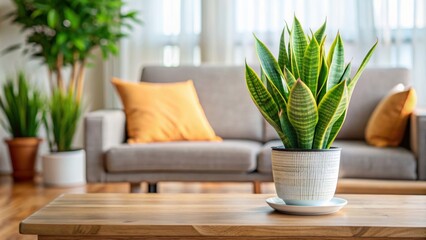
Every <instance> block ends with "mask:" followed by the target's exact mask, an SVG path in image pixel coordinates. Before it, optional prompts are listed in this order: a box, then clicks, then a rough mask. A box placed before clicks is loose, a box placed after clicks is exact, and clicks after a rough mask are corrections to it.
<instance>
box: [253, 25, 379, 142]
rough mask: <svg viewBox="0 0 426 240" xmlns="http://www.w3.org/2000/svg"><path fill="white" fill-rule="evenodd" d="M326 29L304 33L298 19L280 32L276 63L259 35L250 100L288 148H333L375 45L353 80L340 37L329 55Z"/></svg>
mask: <svg viewBox="0 0 426 240" xmlns="http://www.w3.org/2000/svg"><path fill="white" fill-rule="evenodd" d="M325 29H326V22H324V24H323V25H322V26H321V27H320V28H319V29H318V30H317V31H316V32H312V31H311V32H310V33H308V34H306V33H305V32H304V30H303V27H302V25H301V24H300V22H299V20H298V19H297V18H296V17H294V21H293V25H292V27H291V29H289V27H288V26H286V27H284V29H283V31H282V34H281V40H280V48H279V54H278V60H277V59H276V58H275V57H274V56H273V54H272V53H271V52H270V50H269V49H268V48H267V47H266V45H265V44H264V43H263V42H262V41H260V40H259V39H258V38H257V37H256V36H255V48H256V52H257V55H258V57H259V61H260V77H259V76H258V75H257V74H256V72H255V71H254V70H253V69H252V68H251V67H250V66H248V65H247V62H246V82H247V87H248V90H249V92H250V95H251V98H252V100H253V102H254V103H255V105H256V106H257V107H258V109H259V111H260V112H261V114H262V115H263V117H264V118H265V119H266V121H267V122H268V123H269V124H270V125H271V126H272V127H273V128H274V129H275V130H276V131H277V133H278V135H279V137H280V139H281V140H282V142H283V145H284V147H285V148H292V149H328V148H330V147H331V145H332V143H333V141H334V139H335V138H336V136H337V133H338V132H339V131H340V129H341V127H342V125H343V122H344V121H345V118H346V113H347V108H348V104H349V101H350V99H351V96H352V92H353V90H354V87H355V85H356V83H357V82H358V80H359V78H360V76H361V74H362V72H363V70H364V69H365V67H366V65H367V63H368V61H369V60H370V58H371V56H372V54H373V52H374V50H375V48H376V46H377V41H376V43H375V44H374V45H373V46H372V47H371V49H370V50H369V51H368V53H367V54H366V56H365V57H364V60H363V61H362V63H361V65H360V66H359V68H358V70H357V71H356V73H355V74H354V75H353V77H351V76H352V75H351V63H350V62H349V63H347V64H345V56H344V47H343V41H342V38H341V36H340V34H339V33H337V36H336V37H335V39H334V41H333V43H332V44H331V46H330V48H329V50H328V52H327V54H326V51H325V39H326V35H325ZM286 35H288V38H287V37H286ZM286 39H288V40H287V41H288V43H286Z"/></svg>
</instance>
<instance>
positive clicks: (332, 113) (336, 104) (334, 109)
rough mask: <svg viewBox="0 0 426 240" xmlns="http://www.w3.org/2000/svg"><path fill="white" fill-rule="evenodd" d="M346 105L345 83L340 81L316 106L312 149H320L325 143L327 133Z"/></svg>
mask: <svg viewBox="0 0 426 240" xmlns="http://www.w3.org/2000/svg"><path fill="white" fill-rule="evenodd" d="M347 104H348V93H347V87H346V81H342V82H341V83H339V84H338V85H336V86H335V87H333V88H332V89H330V91H328V92H327V93H326V94H325V96H324V98H323V99H322V100H321V102H320V104H319V106H318V115H319V119H318V124H317V127H316V129H315V139H314V144H313V148H315V149H321V148H322V147H323V145H324V142H326V140H325V138H326V135H327V131H330V129H331V128H332V127H333V124H334V123H335V122H336V121H337V120H338V119H339V118H340V116H341V115H342V114H343V112H344V111H346V108H347Z"/></svg>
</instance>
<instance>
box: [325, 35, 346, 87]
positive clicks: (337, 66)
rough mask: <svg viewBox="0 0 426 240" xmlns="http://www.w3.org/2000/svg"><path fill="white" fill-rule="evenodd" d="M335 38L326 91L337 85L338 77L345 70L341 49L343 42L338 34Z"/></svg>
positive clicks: (343, 55) (343, 53) (343, 52)
mask: <svg viewBox="0 0 426 240" xmlns="http://www.w3.org/2000/svg"><path fill="white" fill-rule="evenodd" d="M336 38H337V42H336V47H335V49H334V52H333V59H332V60H331V65H330V71H329V74H328V79H327V91H329V90H330V89H332V88H333V87H334V86H335V85H336V84H338V83H339V80H340V77H341V76H342V74H343V71H344V70H345V50H344V48H343V41H342V38H341V37H340V34H337V37H336Z"/></svg>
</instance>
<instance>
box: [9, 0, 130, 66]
mask: <svg viewBox="0 0 426 240" xmlns="http://www.w3.org/2000/svg"><path fill="white" fill-rule="evenodd" d="M13 2H14V4H15V6H16V10H15V11H14V12H13V13H12V14H11V15H12V17H13V22H14V23H18V24H19V25H21V27H22V29H23V30H24V31H26V32H28V34H29V35H28V36H27V47H29V48H30V51H31V53H32V56H33V57H35V58H40V59H42V60H43V61H44V63H45V64H47V66H48V67H49V69H51V70H55V69H57V59H58V55H63V62H62V64H61V65H64V66H66V65H73V63H74V62H76V61H83V60H85V59H87V58H88V57H89V56H90V55H91V52H92V50H93V49H94V48H97V47H99V48H100V49H101V51H102V56H103V57H104V58H107V57H108V56H109V55H110V54H114V55H115V54H117V53H118V47H117V42H118V40H120V39H121V38H123V37H124V36H126V33H125V29H123V27H124V28H130V22H132V21H133V22H134V21H138V20H137V18H136V12H133V11H132V12H127V13H121V12H120V10H121V7H122V6H123V4H124V3H123V0H96V1H92V0H61V1H57V0H13ZM12 49H13V46H12Z"/></svg>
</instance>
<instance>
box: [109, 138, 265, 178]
mask: <svg viewBox="0 0 426 240" xmlns="http://www.w3.org/2000/svg"><path fill="white" fill-rule="evenodd" d="M260 148H261V144H260V143H257V142H253V141H242V140H241V141H239V140H224V141H223V142H166V143H148V144H132V145H128V144H122V145H119V146H116V147H112V148H111V149H110V150H108V151H107V153H106V169H107V171H108V172H132V171H160V172H161V171H174V172H179V171H180V172H182V171H183V172H184V171H191V172H215V171H221V172H223V171H224V172H251V171H253V170H255V169H256V157H257V155H258V152H259V150H260Z"/></svg>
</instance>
